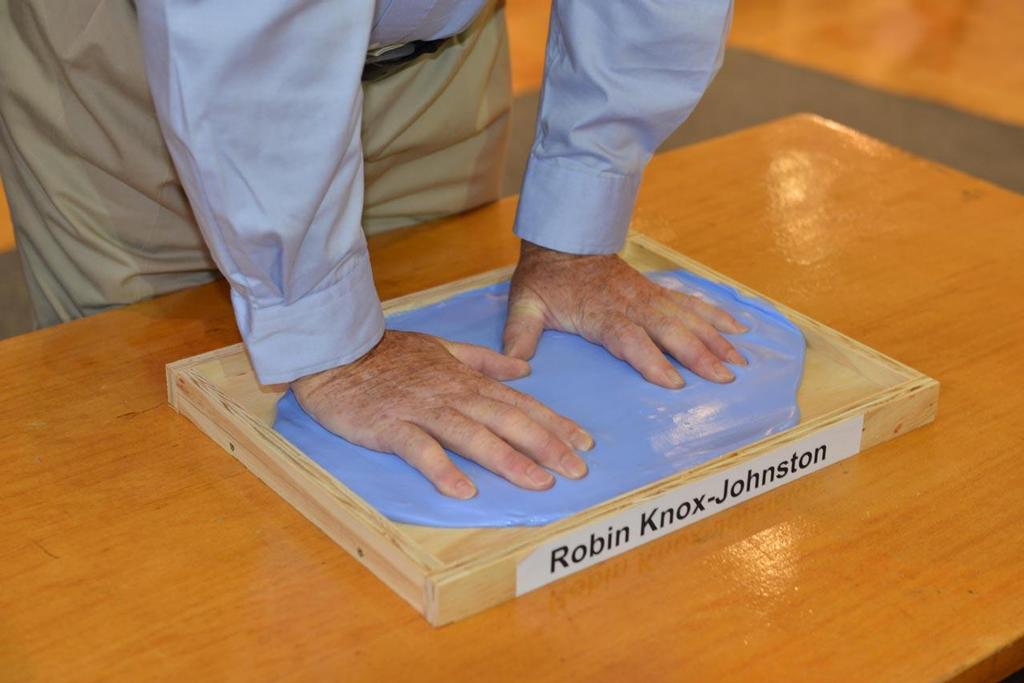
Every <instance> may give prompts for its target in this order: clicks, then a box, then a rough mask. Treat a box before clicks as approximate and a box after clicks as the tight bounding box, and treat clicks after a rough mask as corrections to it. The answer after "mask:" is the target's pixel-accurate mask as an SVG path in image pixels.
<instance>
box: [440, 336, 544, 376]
mask: <svg viewBox="0 0 1024 683" xmlns="http://www.w3.org/2000/svg"><path fill="white" fill-rule="evenodd" d="M442 343H443V344H444V345H445V348H447V349H448V352H449V353H451V354H452V355H453V356H455V357H456V358H457V359H459V360H460V361H462V362H463V363H465V364H466V365H468V366H469V367H471V368H473V369H474V370H476V371H477V372H479V373H481V374H484V375H487V376H488V377H491V378H493V379H497V380H506V379H519V378H520V377H525V376H526V375H529V374H530V364H529V363H527V362H526V361H525V360H521V359H519V358H510V357H509V356H505V355H502V354H500V353H498V352H497V351H492V350H491V349H489V348H487V347H486V346H477V345H476V344H463V343H462V342H452V341H447V340H442Z"/></svg>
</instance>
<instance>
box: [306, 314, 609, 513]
mask: <svg viewBox="0 0 1024 683" xmlns="http://www.w3.org/2000/svg"><path fill="white" fill-rule="evenodd" d="M529 372H530V367H529V365H528V364H527V363H526V362H525V361H523V360H519V359H516V358H509V357H508V356H503V355H501V354H500V353H496V352H495V351H491V350H490V349H487V348H484V347H482V346H475V345H473V344H460V343H456V342H450V341H445V340H443V339H440V338H438V337H432V336H429V335H425V334H418V333H414V332H397V331H392V330H388V331H386V332H385V333H384V337H383V338H382V339H381V341H380V343H379V344H377V346H376V347H374V349H373V350H372V351H370V352H369V353H368V354H366V355H365V356H363V357H362V358H360V359H359V360H357V361H355V362H354V363H351V364H349V365H343V366H341V367H337V368H334V369H331V370H327V371H325V372H320V373H317V374H314V375H309V376H307V377H302V378H300V379H298V380H296V381H295V382H293V383H292V390H293V391H294V392H295V396H296V398H298V400H299V403H300V404H301V405H302V407H303V409H304V410H305V411H306V412H307V413H309V414H310V415H311V416H312V417H313V418H314V419H316V421H317V422H319V423H320V424H321V425H323V426H324V427H325V428H326V429H329V430H331V431H332V432H334V433H335V434H338V435H340V436H342V437H344V438H346V439H348V440H349V441H351V442H352V443H356V444H359V445H360V446H365V447H366V448H372V449H373V450H377V451H384V452H385V453H394V454H396V455H398V456H399V457H401V458H402V459H403V460H405V461H406V462H408V463H409V464H410V465H412V466H413V467H415V468H416V469H418V470H419V471H420V472H422V473H423V475H424V476H426V477H427V479H429V480H430V481H431V482H432V483H433V484H434V486H435V487H437V490H438V491H440V492H441V493H443V494H445V495H447V496H451V497H453V498H463V499H465V498H472V497H473V496H474V495H476V487H474V486H473V483H472V482H471V481H470V480H469V478H468V477H467V476H466V475H465V474H464V473H463V472H462V471H461V470H460V469H459V468H458V467H456V466H455V463H453V462H452V461H451V458H449V457H448V455H447V454H446V453H445V452H444V449H443V448H442V446H444V447H446V448H449V449H451V450H452V451H453V452H456V453H459V454H460V455H463V456H465V457H466V458H469V459H470V460H473V461H475V462H477V463H479V464H480V465H482V466H484V467H486V468H487V469H489V470H491V471H492V472H494V473H495V474H498V475H500V476H502V477H504V478H505V479H508V480H509V481H510V482H512V483H513V484H516V485H517V486H521V487H522V488H526V489H535V490H541V489H547V488H550V487H551V486H552V485H553V484H554V483H555V479H554V477H553V476H552V475H551V473H550V472H548V471H546V470H545V469H544V468H548V469H550V470H554V471H555V472H558V473H560V474H563V475H565V476H567V477H570V478H572V479H579V478H580V477H582V476H583V475H585V474H586V473H587V466H586V464H585V463H584V462H583V459H582V458H580V457H579V456H578V455H577V454H576V453H575V451H574V450H573V449H574V448H576V449H579V450H589V449H590V448H591V447H592V446H593V444H594V442H593V439H592V438H591V437H590V435H588V434H587V433H586V432H585V431H584V430H583V429H582V428H581V427H580V426H579V425H577V424H576V423H575V422H573V421H572V420H569V419H567V418H564V417H562V416H560V415H558V414H556V413H554V412H553V411H551V410H549V409H548V408H546V407H545V406H544V405H542V404H541V403H540V402H538V401H537V400H535V399H533V398H531V397H530V396H527V395H526V394H523V393H520V392H518V391H516V390H514V389H512V388H511V387H508V386H506V385H504V384H502V383H501V382H500V381H498V380H507V379H515V378H518V377H523V376H525V375H527V374H529Z"/></svg>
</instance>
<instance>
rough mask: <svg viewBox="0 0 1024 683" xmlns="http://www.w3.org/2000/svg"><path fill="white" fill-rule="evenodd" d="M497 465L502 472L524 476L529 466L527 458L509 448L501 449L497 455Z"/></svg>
mask: <svg viewBox="0 0 1024 683" xmlns="http://www.w3.org/2000/svg"><path fill="white" fill-rule="evenodd" d="M497 463H498V467H500V468H501V470H502V471H503V472H508V473H510V474H525V473H526V469H527V468H528V467H529V466H530V463H529V460H527V458H525V457H524V456H522V455H520V454H519V453H518V452H516V451H514V450H513V449H511V448H503V449H501V451H500V452H499V453H498V457H497Z"/></svg>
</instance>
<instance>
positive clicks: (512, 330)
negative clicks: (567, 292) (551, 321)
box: [502, 293, 544, 360]
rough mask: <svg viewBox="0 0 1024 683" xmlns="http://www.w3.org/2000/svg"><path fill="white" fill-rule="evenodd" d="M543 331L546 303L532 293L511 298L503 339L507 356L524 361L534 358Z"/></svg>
mask: <svg viewBox="0 0 1024 683" xmlns="http://www.w3.org/2000/svg"><path fill="white" fill-rule="evenodd" d="M543 331H544V303H543V302H542V301H541V300H540V299H539V298H537V297H536V296H534V295H533V294H530V293H526V294H521V295H519V296H513V297H511V298H509V302H508V319H507V320H506V321H505V334H504V335H503V337H502V343H503V344H504V348H505V353H506V354H507V355H509V356H512V357H513V358H522V359H523V360H529V359H530V358H533V354H534V353H536V351H537V342H538V341H539V340H540V334H541V332H543Z"/></svg>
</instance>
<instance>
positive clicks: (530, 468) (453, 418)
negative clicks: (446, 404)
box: [417, 408, 555, 490]
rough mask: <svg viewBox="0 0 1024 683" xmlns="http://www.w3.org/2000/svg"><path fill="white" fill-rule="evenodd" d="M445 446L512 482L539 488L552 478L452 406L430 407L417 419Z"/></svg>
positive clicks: (553, 481)
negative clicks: (432, 408)
mask: <svg viewBox="0 0 1024 683" xmlns="http://www.w3.org/2000/svg"><path fill="white" fill-rule="evenodd" d="M417 424H418V425H419V426H420V427H422V428H423V429H424V430H425V431H426V432H427V433H428V434H430V435H431V436H433V437H434V438H435V439H437V440H438V441H440V442H441V443H442V444H443V445H444V446H445V447H446V448H448V449H450V450H452V451H455V452H456V453H459V454H460V455H462V456H464V457H466V458H469V459H470V460H472V461H474V462H476V463H478V464H480V465H482V466H483V467H486V468H487V469H489V470H490V471H492V472H494V473H495V474H497V475H499V476H501V477H504V478H505V479H508V480H509V481H510V482H512V483H513V484H515V485H516V486H519V487H522V488H525V489H533V490H541V489H547V488H551V487H552V486H553V485H554V483H555V478H554V477H553V476H552V475H551V473H550V472H548V471H546V470H545V469H544V468H543V467H541V466H540V465H538V464H537V463H535V462H534V461H533V460H531V459H530V458H528V457H526V456H525V455H523V454H522V453H520V452H519V451H517V450H516V449H514V448H512V446H510V445H509V444H508V443H506V442H505V441H502V440H501V439H500V438H499V437H498V436H496V435H495V434H494V432H492V431H491V430H489V429H487V427H484V426H483V425H482V424H480V423H479V422H477V421H475V420H471V419H470V418H468V417H466V416H465V415H463V414H462V413H461V412H459V411H458V410H456V409H454V408H440V409H437V410H433V411H430V413H429V414H428V415H425V416H424V417H423V419H422V421H417Z"/></svg>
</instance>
